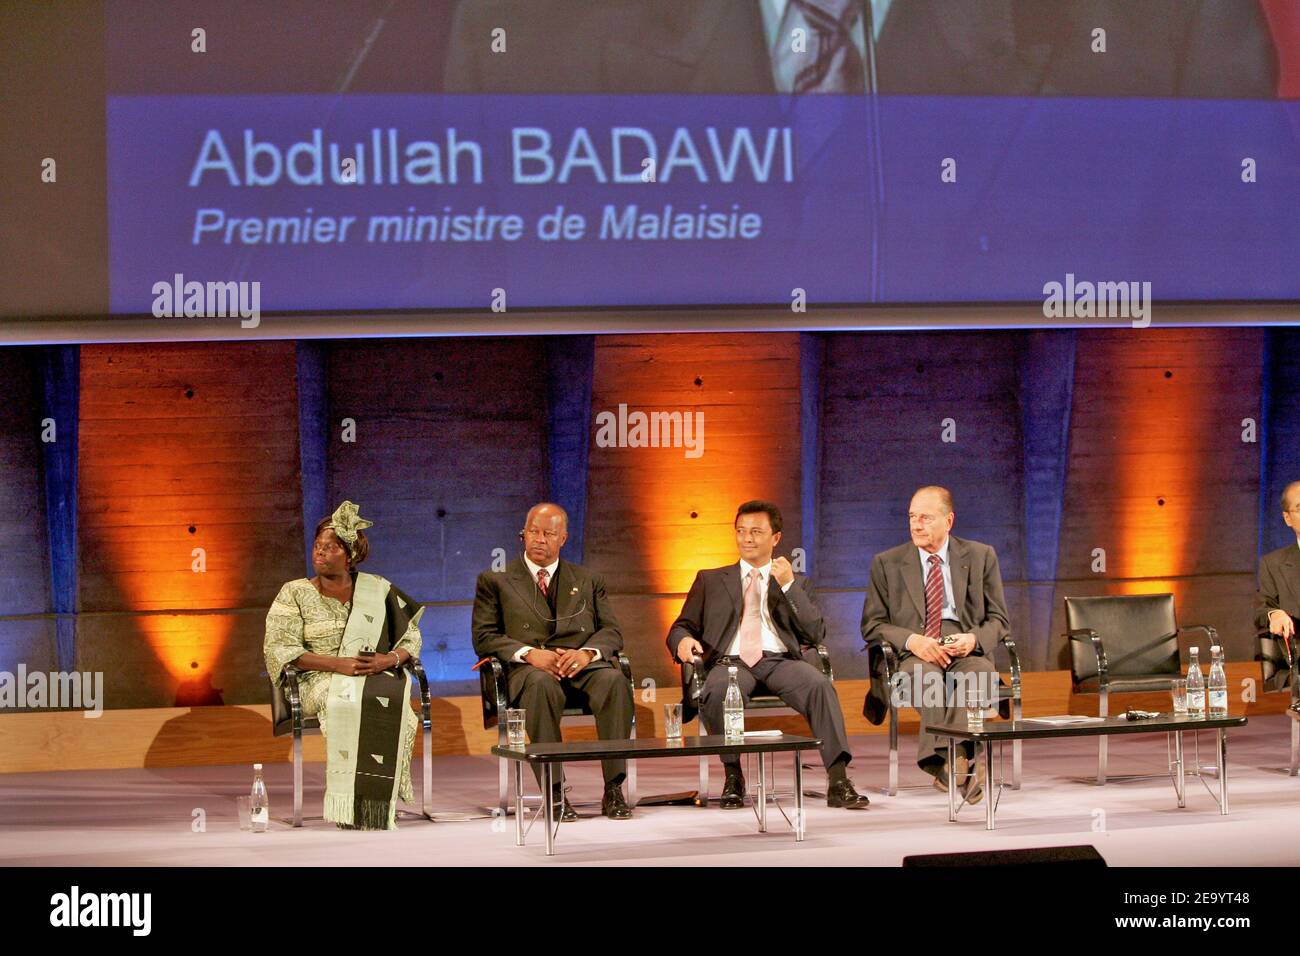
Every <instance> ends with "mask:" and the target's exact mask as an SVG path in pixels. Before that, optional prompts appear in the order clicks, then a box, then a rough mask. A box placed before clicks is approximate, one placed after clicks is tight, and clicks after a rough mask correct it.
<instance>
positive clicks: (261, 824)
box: [248, 763, 271, 833]
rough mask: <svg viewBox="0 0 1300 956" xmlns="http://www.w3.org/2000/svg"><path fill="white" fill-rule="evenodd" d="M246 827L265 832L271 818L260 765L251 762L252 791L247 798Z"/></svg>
mask: <svg viewBox="0 0 1300 956" xmlns="http://www.w3.org/2000/svg"><path fill="white" fill-rule="evenodd" d="M248 814H249V818H248V828H249V829H250V830H252V831H253V832H254V833H265V832H266V827H267V824H268V823H270V820H271V806H270V801H269V800H267V797H266V781H265V780H263V779H262V765H261V764H260V763H255V764H253V792H252V795H251V796H250V797H249V798H248Z"/></svg>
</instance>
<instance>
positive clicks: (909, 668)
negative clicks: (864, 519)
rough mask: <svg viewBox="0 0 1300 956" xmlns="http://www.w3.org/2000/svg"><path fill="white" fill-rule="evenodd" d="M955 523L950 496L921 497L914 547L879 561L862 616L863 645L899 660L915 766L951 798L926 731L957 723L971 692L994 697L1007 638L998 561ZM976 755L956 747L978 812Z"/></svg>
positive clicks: (942, 762)
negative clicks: (914, 725) (914, 730)
mask: <svg viewBox="0 0 1300 956" xmlns="http://www.w3.org/2000/svg"><path fill="white" fill-rule="evenodd" d="M955 520H956V514H955V513H954V512H953V501H952V494H951V493H950V492H949V491H948V489H946V488H941V487H938V486H936V485H931V486H927V487H925V488H921V489H919V490H918V491H917V492H916V494H914V495H913V496H912V500H911V503H910V504H909V505H908V509H907V524H908V529H909V531H910V532H911V537H912V540H911V541H909V542H908V543H906V544H900V545H899V546H898V547H896V548H891V549H889V550H888V551H884V552H882V553H880V554H878V555H876V556H875V558H874V559H873V560H872V562H871V580H870V583H869V584H868V586H867V598H866V601H865V603H864V604H863V607H862V637H863V639H864V640H866V641H871V640H874V639H876V638H883V639H884V640H887V641H889V642H890V643H891V644H892V645H893V646H894V648H895V649H896V651H897V652H898V656H899V671H900V679H901V684H900V686H899V687H898V688H897V689H896V690H895V693H896V699H898V700H899V702H900V703H911V704H912V706H916V708H917V710H919V711H920V713H921V730H920V733H919V735H918V738H917V754H916V759H917V764H918V765H919V766H920V767H921V769H922V770H925V771H926V772H927V773H929V774H931V775H933V776H934V778H935V786H936V787H938V788H939V789H941V790H946V789H947V780H948V777H947V774H948V768H947V761H946V758H945V753H946V748H945V749H944V750H942V751H941V750H940V748H939V743H938V738H936V737H935V736H934V735H933V734H931V733H930V732H929V729H928V728H929V727H930V726H932V725H934V724H937V723H954V722H956V721H957V720H958V719H959V714H960V712H961V711H963V710H964V708H965V693H964V692H965V691H966V690H967V689H980V688H982V689H984V691H985V693H986V694H989V695H990V696H991V688H992V686H993V684H994V683H996V681H997V676H996V668H995V666H994V664H993V651H994V649H995V648H996V647H997V645H998V642H999V641H1001V640H1002V638H1003V637H1005V636H1006V634H1007V606H1006V600H1005V599H1004V597H1003V594H1002V572H1001V571H1000V569H999V568H998V558H997V554H996V552H994V550H993V549H992V548H991V547H989V546H988V545H987V544H981V543H980V542H978V541H969V540H966V539H964V538H958V537H956V536H954V535H952V534H950V533H949V532H951V531H952V527H953V523H954V521H955ZM959 676H960V679H961V682H962V684H963V686H962V691H963V693H961V694H958V693H956V690H957V684H958V678H959ZM935 687H939V688H942V691H943V693H942V694H941V696H940V699H939V700H938V701H935V700H932V699H931V698H933V696H934V695H933V694H932V693H931V690H932V689H933V688H935ZM961 719H964V717H963V718H961ZM963 748H966V749H963ZM972 749H973V746H972V745H971V744H970V742H969V741H967V742H964V743H963V744H962V746H961V747H959V748H958V757H957V767H956V771H957V780H958V784H959V785H960V786H962V787H963V791H964V794H965V797H966V799H967V800H969V801H970V802H971V803H976V802H978V801H979V800H980V799H981V797H982V796H983V791H982V784H981V780H982V779H983V774H982V773H981V772H980V771H981V770H982V768H976V770H975V772H974V773H970V772H969V771H970V766H969V764H970V758H971V750H972Z"/></svg>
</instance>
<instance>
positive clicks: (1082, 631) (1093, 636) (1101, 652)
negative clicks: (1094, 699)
mask: <svg viewBox="0 0 1300 956" xmlns="http://www.w3.org/2000/svg"><path fill="white" fill-rule="evenodd" d="M1065 636H1066V637H1067V638H1069V639H1070V640H1072V641H1083V640H1087V641H1090V642H1091V643H1092V649H1093V651H1094V652H1095V653H1096V655H1097V683H1098V685H1100V687H1101V689H1102V690H1106V689H1108V688H1109V687H1110V665H1109V664H1108V663H1107V662H1106V649H1105V648H1104V647H1102V644H1101V635H1100V634H1098V633H1097V632H1096V631H1094V630H1093V629H1092V628H1090V627H1076V628H1073V629H1072V630H1069V631H1066V632H1065Z"/></svg>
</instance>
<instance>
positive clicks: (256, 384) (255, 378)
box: [77, 342, 302, 707]
mask: <svg viewBox="0 0 1300 956" xmlns="http://www.w3.org/2000/svg"><path fill="white" fill-rule="evenodd" d="M295 369H296V363H295V357H294V348H293V345H292V343H280V342H259V343H249V344H229V343H224V344H166V345H155V344H148V345H102V346H84V347H83V348H82V351H81V402H80V415H81V422H80V443H81V446H80V476H79V488H78V521H79V554H78V569H79V594H78V608H79V612H80V615H81V616H80V619H79V621H78V653H77V656H78V662H79V663H78V666H79V667H82V668H88V669H95V670H103V671H105V682H106V696H107V697H108V699H109V701H110V706H113V707H141V706H171V705H173V704H175V703H177V702H178V701H186V702H191V703H221V702H225V703H244V702H257V701H263V700H265V699H266V689H265V683H264V681H265V678H264V677H262V676H261V671H262V669H263V668H262V667H261V665H260V664H259V663H258V662H259V660H260V654H261V640H262V621H263V620H264V618H265V614H266V608H267V607H269V605H270V603H271V599H272V598H273V597H274V596H275V593H276V591H277V590H278V589H279V587H280V585H281V584H282V583H283V582H284V581H285V580H287V579H289V578H293V577H297V576H298V575H299V574H301V566H302V556H301V549H302V544H301V542H302V519H301V517H300V511H299V494H300V493H299V482H298V471H299V459H298V433H297V393H296V385H295V383H296V371H295ZM191 528H193V529H194V530H193V531H191V530H190V529H191ZM194 548H203V549H204V550H205V552H206V571H204V572H202V573H196V572H195V571H194V570H192V562H193V561H194V558H193V556H192V550H193V549H194ZM154 610H205V611H206V610H216V611H224V612H226V613H213V614H197V615H194V614H187V615H168V614H139V613H121V612H139V611H154Z"/></svg>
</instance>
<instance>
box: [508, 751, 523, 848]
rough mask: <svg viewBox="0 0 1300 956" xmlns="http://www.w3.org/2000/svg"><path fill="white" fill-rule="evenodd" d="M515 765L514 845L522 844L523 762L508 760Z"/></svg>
mask: <svg viewBox="0 0 1300 956" xmlns="http://www.w3.org/2000/svg"><path fill="white" fill-rule="evenodd" d="M510 762H511V763H513V764H514V765H515V846H523V845H524V762H523V761H522V760H512V761H510Z"/></svg>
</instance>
